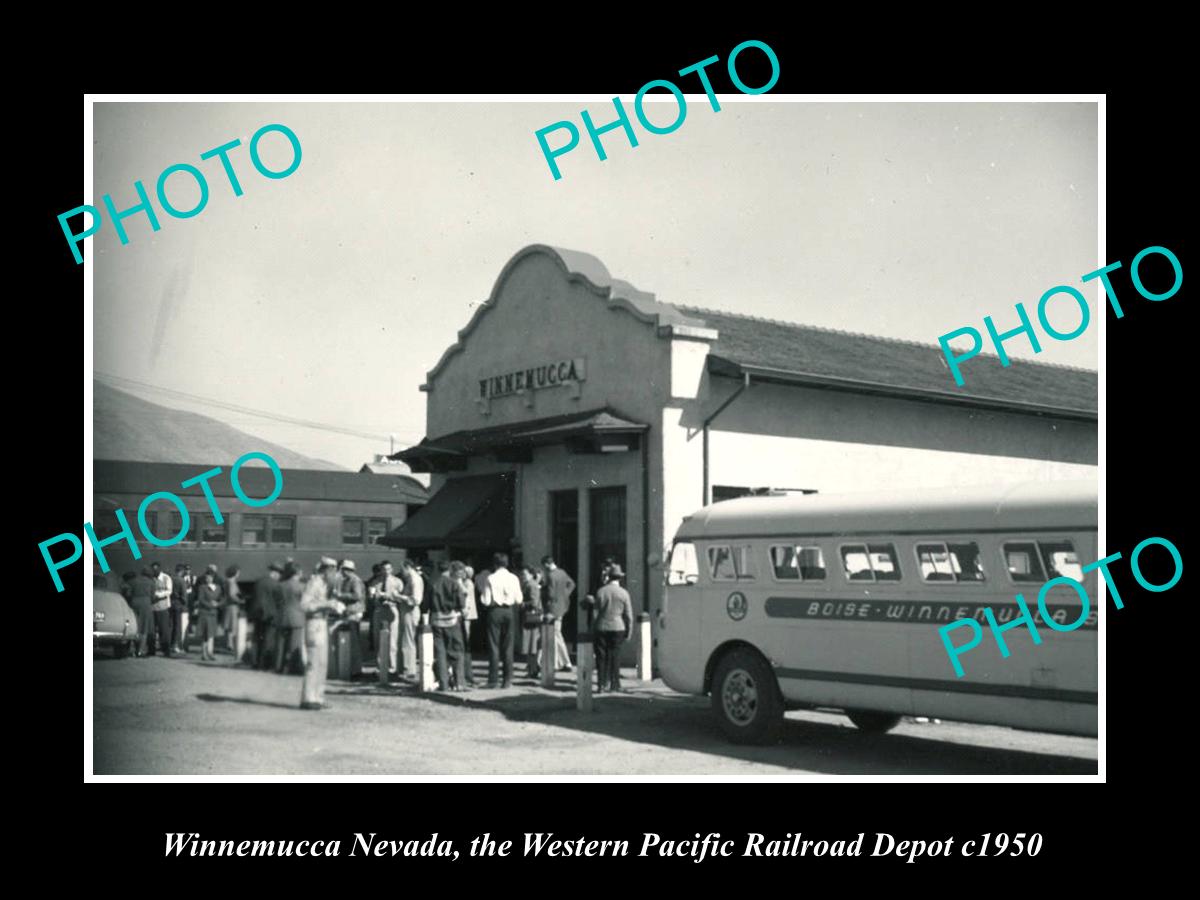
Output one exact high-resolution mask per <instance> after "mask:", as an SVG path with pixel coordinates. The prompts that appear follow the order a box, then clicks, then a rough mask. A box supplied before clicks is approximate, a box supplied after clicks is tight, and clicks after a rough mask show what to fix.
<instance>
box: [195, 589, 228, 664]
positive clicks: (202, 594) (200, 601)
mask: <svg viewBox="0 0 1200 900" xmlns="http://www.w3.org/2000/svg"><path fill="white" fill-rule="evenodd" d="M221 596H222V594H221V589H220V587H218V586H217V584H216V578H215V576H214V575H213V573H212V572H211V571H208V572H205V573H204V575H203V577H202V578H201V581H200V585H199V587H197V588H196V615H197V616H198V622H197V624H198V625H199V629H198V630H199V632H200V658H201V659H216V658H217V654H216V652H215V651H214V643H215V642H216V639H217V611H218V609H219V608H220V606H221Z"/></svg>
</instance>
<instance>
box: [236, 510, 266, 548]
mask: <svg viewBox="0 0 1200 900" xmlns="http://www.w3.org/2000/svg"><path fill="white" fill-rule="evenodd" d="M242 546H243V547H265V546H267V517H266V516H242Z"/></svg>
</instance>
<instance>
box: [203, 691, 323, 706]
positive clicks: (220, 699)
mask: <svg viewBox="0 0 1200 900" xmlns="http://www.w3.org/2000/svg"><path fill="white" fill-rule="evenodd" d="M196 699H197V700H203V701H204V702H206V703H248V704H250V705H252V706H273V707H275V708H276V709H294V710H299V709H300V704H299V702H297V703H275V702H274V701H271V700H255V699H254V698H253V697H224V696H222V695H221V694H197V695H196Z"/></svg>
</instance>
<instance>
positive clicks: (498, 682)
mask: <svg viewBox="0 0 1200 900" xmlns="http://www.w3.org/2000/svg"><path fill="white" fill-rule="evenodd" d="M240 574H241V573H240V572H239V570H238V568H237V567H236V566H230V567H229V568H227V569H226V570H225V573H224V575H223V576H222V575H221V574H220V571H219V569H218V567H217V565H215V564H210V565H209V566H208V567H207V568H206V569H205V571H204V572H202V573H201V574H200V575H199V576H196V575H194V574H193V572H192V569H191V566H190V565H187V564H184V563H180V564H179V565H177V566H176V567H175V574H174V576H171V575H169V574H168V573H166V572H164V571H163V570H162V567H161V565H160V564H159V563H157V562H155V563H152V564H151V565H149V566H148V567H146V568H144V569H143V570H142V571H141V572H140V573H133V572H128V573H126V574H125V576H124V577H123V581H122V585H121V593H122V594H123V595H124V596H125V598H126V600H127V601H128V602H129V605H130V606H131V607H132V609H133V611H134V613H135V615H136V617H137V621H138V640H137V645H136V651H135V652H136V655H137V656H139V657H146V656H153V655H155V654H156V653H161V654H163V655H165V656H170V657H173V656H179V655H185V654H188V653H189V652H190V647H191V644H192V642H193V641H197V642H198V643H199V647H200V655H201V659H202V660H215V659H216V658H217V656H216V654H217V640H218V638H223V644H224V646H223V649H224V650H226V651H228V652H229V653H232V654H235V656H237V655H239V654H242V661H244V662H246V663H248V664H250V665H252V666H254V667H255V668H258V669H273V670H274V671H276V672H278V673H281V674H282V673H285V672H292V673H301V672H302V673H303V674H304V685H303V688H302V691H301V707H302V708H304V709H323V708H325V707H326V706H327V704H326V703H325V700H324V684H325V679H326V672H327V665H328V657H329V642H330V638H331V635H336V634H337V632H338V630H339V629H344V630H345V631H346V632H347V633H348V635H349V640H348V641H347V642H346V643H345V644H344V646H345V647H346V649H347V650H348V652H349V653H350V655H351V660H352V662H351V667H352V669H354V670H357V669H359V668H360V666H361V659H362V656H363V647H362V642H363V637H362V631H361V625H360V623H361V622H362V621H363V620H364V619H365V620H366V621H367V622H368V623H369V632H368V636H367V643H368V645H369V646H370V647H371V648H373V649H374V652H375V659H376V665H377V667H378V672H379V673H380V677H381V678H386V679H388V680H391V679H396V680H404V681H410V682H411V681H416V680H417V678H418V661H417V633H418V629H419V627H420V624H421V621H422V619H423V618H425V617H427V618H425V621H427V622H428V624H429V627H430V631H431V632H432V636H433V647H434V670H435V677H436V679H437V689H438V690H441V691H463V690H469V689H471V688H474V687H476V686H477V685H476V682H475V677H474V673H473V671H472V665H471V651H470V641H471V631H472V628H473V627H474V626H475V624H476V623H477V622H481V621H482V626H481V627H484V628H486V636H487V647H488V676H487V684H486V687H487V688H493V689H494V688H501V687H510V686H511V685H512V681H513V663H514V657H515V653H516V650H517V648H518V647H519V648H520V650H521V652H522V654H523V656H524V658H525V662H526V674H527V675H528V676H529V677H531V678H537V677H539V676H540V675H541V672H542V669H543V667H552V668H553V670H554V671H567V672H571V671H574V666H573V665H572V662H571V657H570V654H569V652H568V648H567V642H566V640H565V639H564V638H563V634H562V625H563V619H564V618H565V617H566V615H567V613H568V611H569V610H570V607H571V595H572V593H573V592H574V590H575V587H576V585H575V581H574V580H573V579H572V578H571V576H570V575H569V574H568V573H567V572H565V571H564V570H563V569H561V568H560V567H559V566H558V565H557V564H556V562H555V560H554V559H553V558H552V557H550V556H546V557H544V558H543V559H542V561H541V565H540V566H533V565H524V566H520V567H518V569H517V571H516V572H513V571H511V570H510V564H509V558H508V556H507V555H506V554H504V553H497V554H495V555H494V556H493V557H492V560H491V565H490V567H487V568H483V567H481V569H480V571H479V572H476V571H475V570H474V569H473V568H472V567H471V566H469V565H467V564H465V563H463V562H461V561H459V560H449V561H440V562H438V563H436V564H433V565H430V566H426V567H424V569H422V567H420V566H418V565H417V563H416V562H415V561H413V560H412V559H409V558H406V559H403V560H401V562H400V564H399V567H398V568H397V567H395V566H393V564H392V563H391V561H389V560H384V561H382V562H380V563H378V564H376V565H375V566H374V567H373V570H372V573H371V576H370V578H369V579H368V580H366V581H365V582H364V581H363V579H362V578H361V577H360V576H359V574H358V572H357V570H356V566H355V563H354V561H353V560H350V559H343V560H341V561H340V562H338V561H336V560H334V559H332V558H330V557H322V558H321V559H320V560H319V562H318V563H317V565H316V566H315V567H314V571H313V572H312V574H311V575H309V576H306V575H305V573H304V572H303V570H302V568H301V567H300V566H299V565H298V564H297V563H296V562H295V561H294V560H292V559H286V560H281V561H278V562H273V563H271V564H270V566H269V567H268V571H267V573H266V574H265V575H264V576H262V577H261V578H259V579H258V580H257V581H256V582H255V583H254V587H253V590H251V591H249V592H247V593H243V591H242V586H241V584H240V583H239V577H240ZM624 577H625V576H624V572H623V571H622V570H621V567H620V565H619V564H617V563H616V562H615V561H614V560H611V559H610V560H607V561H606V562H605V564H604V566H603V571H602V574H601V579H600V581H601V587H600V588H599V590H598V591H597V592H596V594H595V596H594V597H593V596H591V595H588V597H587V599H586V600H585V601H584V602H583V603H582V604H581V605H582V607H583V608H584V610H585V611H586V613H587V615H588V617H589V620H590V621H591V622H592V632H593V644H594V647H595V652H596V671H597V678H598V686H597V690H598V691H601V692H602V691H605V690H611V691H619V690H621V686H620V662H619V660H620V648H621V644H622V642H623V641H625V640H627V639H628V638H629V637H630V636H631V634H632V627H633V623H632V619H633V615H632V604H631V602H630V598H629V593H628V591H626V590H625V588H624V587H623V586H622V582H623V580H624ZM546 616H552V617H553V622H554V641H553V645H552V646H551V645H550V643H549V641H547V644H546V646H542V625H543V622H544V620H545V617H546ZM242 618H245V619H246V620H248V622H249V623H251V624H252V630H249V629H248V630H249V631H251V633H252V640H251V641H250V642H249V645H248V647H243V646H241V639H240V638H239V633H240V634H243V635H244V634H245V633H246V631H247V630H243V629H242V628H241V627H240V625H239V620H240V619H242ZM384 673H387V674H386V675H384Z"/></svg>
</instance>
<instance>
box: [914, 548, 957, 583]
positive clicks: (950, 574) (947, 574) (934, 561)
mask: <svg viewBox="0 0 1200 900" xmlns="http://www.w3.org/2000/svg"><path fill="white" fill-rule="evenodd" d="M916 549H917V565H918V566H920V568H921V578H923V579H924V580H925V581H943V582H949V583H951V584H953V583H954V581H955V577H954V567H953V565H951V563H950V551H949V550H947V549H946V545H945V544H917V548H916Z"/></svg>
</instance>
